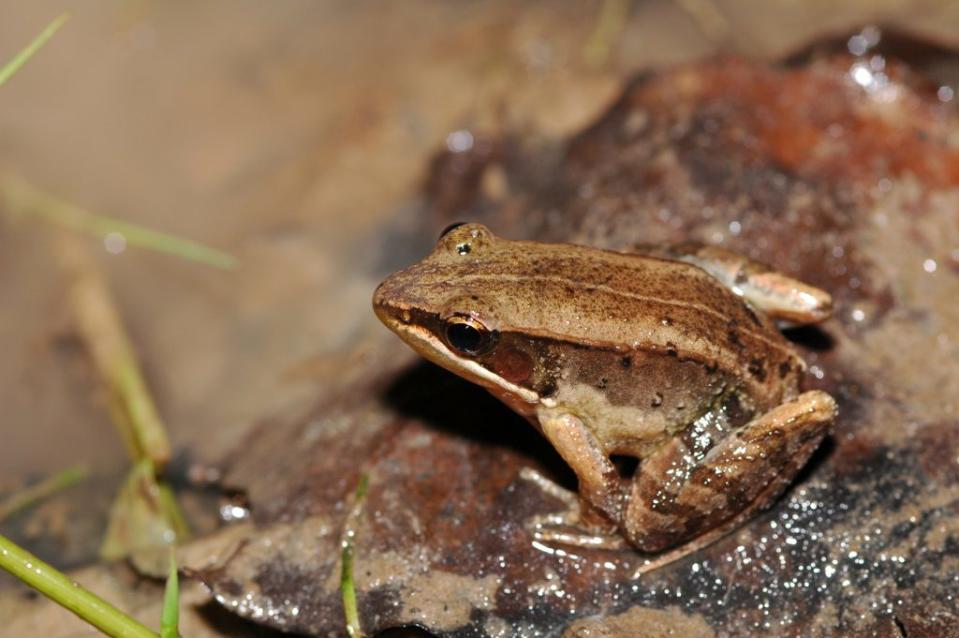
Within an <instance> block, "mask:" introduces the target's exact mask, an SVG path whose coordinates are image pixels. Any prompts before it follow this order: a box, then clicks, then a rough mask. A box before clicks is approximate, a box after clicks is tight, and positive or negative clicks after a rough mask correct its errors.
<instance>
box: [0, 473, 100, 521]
mask: <svg viewBox="0 0 959 638" xmlns="http://www.w3.org/2000/svg"><path fill="white" fill-rule="evenodd" d="M86 477H87V469H86V468H85V467H71V468H68V469H66V470H63V471H62V472H58V473H57V474H54V475H53V476H50V477H47V478H45V479H43V480H42V481H40V482H39V483H36V484H34V485H31V486H29V487H25V488H23V489H22V490H18V491H17V492H16V493H15V494H11V495H10V497H8V498H7V499H6V500H4V501H2V502H0V521H2V520H4V519H5V518H8V517H9V516H12V515H13V514H16V513H17V512H19V511H20V510H23V509H26V508H28V507H30V506H31V505H33V504H34V503H37V502H39V501H42V500H43V499H45V498H47V497H48V496H51V495H53V494H56V493H57V492H59V491H60V490H65V489H67V488H68V487H72V486H73V485H76V484H77V483H79V482H80V481H82V480H83V479H85V478H86Z"/></svg>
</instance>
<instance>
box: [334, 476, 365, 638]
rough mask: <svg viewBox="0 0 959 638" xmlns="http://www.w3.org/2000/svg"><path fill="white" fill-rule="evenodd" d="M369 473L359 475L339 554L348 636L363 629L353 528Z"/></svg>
mask: <svg viewBox="0 0 959 638" xmlns="http://www.w3.org/2000/svg"><path fill="white" fill-rule="evenodd" d="M369 482H370V480H369V475H367V474H363V475H361V476H360V484H359V486H358V487H357V488H356V497H355V502H354V504H353V509H352V511H351V512H350V514H349V516H348V517H347V522H346V529H345V533H344V535H343V553H342V555H341V556H340V593H341V594H342V595H343V615H344V616H345V619H346V634H347V635H348V636H349V637H350V638H362V636H363V630H362V628H361V627H360V614H359V610H358V609H357V606H356V583H355V582H354V580H353V539H354V537H355V531H354V529H353V527H354V525H355V524H356V519H358V518H359V514H360V511H362V508H363V499H364V498H366V490H367V488H368V487H369Z"/></svg>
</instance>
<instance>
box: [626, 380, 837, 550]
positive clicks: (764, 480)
mask: <svg viewBox="0 0 959 638" xmlns="http://www.w3.org/2000/svg"><path fill="white" fill-rule="evenodd" d="M835 415H836V403H835V401H833V399H832V397H830V396H829V395H828V394H826V393H824V392H820V391H818V390H814V391H811V392H806V393H805V394H802V395H800V396H799V397H797V398H796V399H793V400H792V401H788V402H786V403H784V404H782V405H780V406H777V407H775V408H773V409H772V410H770V411H769V412H767V413H765V414H762V415H760V416H758V417H756V418H754V419H753V420H752V421H750V422H749V423H748V424H746V425H745V426H744V427H743V428H742V429H741V430H739V431H738V432H736V433H734V434H731V435H730V436H728V437H727V438H725V439H723V440H722V441H720V442H719V443H718V444H717V445H716V446H714V447H713V448H712V449H710V450H709V451H708V452H706V454H705V455H702V456H699V457H698V458H697V455H695V454H693V453H692V452H691V451H690V450H689V448H688V447H687V446H686V444H685V443H684V442H683V440H682V438H679V437H677V438H674V439H673V440H672V441H670V443H668V444H667V445H666V446H665V447H664V448H663V449H661V450H660V451H659V452H657V453H656V454H654V455H652V456H650V457H648V458H647V459H645V460H644V461H643V464H642V465H641V466H640V469H639V471H638V472H637V474H636V476H635V477H634V479H633V485H632V491H631V495H630V498H629V499H628V501H627V503H628V504H627V506H626V512H625V516H624V524H623V530H624V532H625V533H626V536H627V537H628V539H629V540H630V542H631V543H632V544H633V545H635V546H636V547H638V548H639V549H641V550H643V551H647V552H658V551H661V550H664V549H666V548H668V547H671V546H674V545H676V544H677V543H681V542H683V541H691V543H690V545H689V546H686V547H680V548H677V549H676V550H673V552H670V555H671V558H670V560H676V559H677V558H680V557H681V556H684V555H685V554H688V553H689V552H691V551H695V550H696V549H699V548H700V547H703V546H705V545H707V544H709V543H711V542H713V541H715V540H716V539H718V538H719V537H720V536H721V535H723V534H725V533H727V532H729V531H730V530H731V529H733V528H734V527H735V526H738V525H739V524H741V523H743V522H745V521H746V520H747V519H749V518H750V517H751V516H752V515H753V514H755V512H756V511H757V510H760V509H762V508H764V507H767V506H768V505H769V504H771V503H772V501H773V500H775V498H776V497H777V496H778V495H779V494H780V493H781V492H782V491H783V490H784V489H785V488H786V486H787V485H789V483H790V482H791V481H792V479H793V477H794V476H795V475H796V473H797V472H798V471H799V469H800V468H801V467H802V466H803V465H804V464H805V463H806V461H807V460H808V459H809V457H810V456H811V455H812V453H813V451H814V450H815V449H816V448H817V447H818V446H819V443H820V442H821V441H822V439H823V437H824V436H825V435H826V433H827V432H828V430H829V427H830V424H831V423H832V420H833V419H834V417H835Z"/></svg>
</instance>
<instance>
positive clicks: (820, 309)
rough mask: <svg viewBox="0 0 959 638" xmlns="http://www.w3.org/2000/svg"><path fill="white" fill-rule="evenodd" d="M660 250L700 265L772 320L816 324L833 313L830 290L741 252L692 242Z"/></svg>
mask: <svg viewBox="0 0 959 638" xmlns="http://www.w3.org/2000/svg"><path fill="white" fill-rule="evenodd" d="M659 252H660V253H666V254H667V255H668V256H670V257H672V258H673V259H678V260H680V261H685V262H687V263H690V264H693V265H694V266H699V267H700V268H702V269H703V270H705V271H706V272H708V273H709V274H710V275H712V276H713V277H715V278H716V279H718V280H719V281H720V282H722V284H723V285H724V286H726V287H727V288H729V289H730V290H732V291H733V292H734V293H736V294H737V295H741V296H743V297H745V298H746V299H747V300H749V302H750V303H751V304H753V305H754V306H755V307H756V308H759V309H760V310H762V311H763V312H765V313H766V314H767V315H769V316H770V317H772V318H773V319H778V320H780V321H783V322H787V323H790V324H793V325H801V324H808V323H817V322H819V321H822V320H824V319H826V318H827V317H829V315H830V314H832V297H830V296H829V293H827V292H825V291H823V290H820V289H819V288H814V287H813V286H810V285H808V284H804V283H803V282H801V281H798V280H796V279H793V278H792V277H787V276H786V275H784V274H783V273H781V272H779V271H777V270H773V269H772V268H770V267H769V266H767V265H765V264H762V263H760V262H757V261H753V260H752V259H749V258H748V257H744V256H742V255H740V254H738V253H734V252H732V251H729V250H725V249H723V248H719V247H717V246H705V245H702V244H693V243H689V244H680V245H678V246H670V247H668V248H666V249H661V250H660V251H659Z"/></svg>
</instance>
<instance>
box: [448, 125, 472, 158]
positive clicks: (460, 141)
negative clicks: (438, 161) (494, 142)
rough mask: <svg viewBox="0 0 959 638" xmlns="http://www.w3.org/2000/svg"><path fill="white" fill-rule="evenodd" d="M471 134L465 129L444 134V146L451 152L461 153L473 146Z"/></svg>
mask: <svg viewBox="0 0 959 638" xmlns="http://www.w3.org/2000/svg"><path fill="white" fill-rule="evenodd" d="M474 141H475V140H474V139H473V134H472V133H470V132H469V131H467V130H459V131H453V132H452V133H450V134H449V135H447V136H446V148H447V149H448V150H449V151H450V152H451V153H463V152H466V151H468V150H470V149H471V148H473V142H474Z"/></svg>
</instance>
